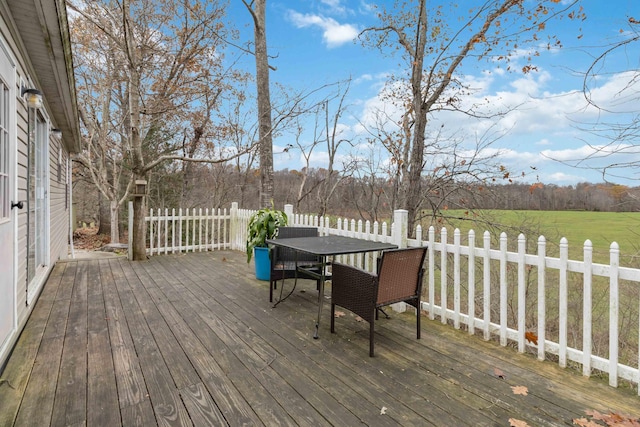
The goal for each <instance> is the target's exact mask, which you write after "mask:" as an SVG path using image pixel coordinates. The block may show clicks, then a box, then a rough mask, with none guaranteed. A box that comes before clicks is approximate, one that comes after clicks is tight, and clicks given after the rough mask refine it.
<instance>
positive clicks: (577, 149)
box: [229, 0, 640, 186]
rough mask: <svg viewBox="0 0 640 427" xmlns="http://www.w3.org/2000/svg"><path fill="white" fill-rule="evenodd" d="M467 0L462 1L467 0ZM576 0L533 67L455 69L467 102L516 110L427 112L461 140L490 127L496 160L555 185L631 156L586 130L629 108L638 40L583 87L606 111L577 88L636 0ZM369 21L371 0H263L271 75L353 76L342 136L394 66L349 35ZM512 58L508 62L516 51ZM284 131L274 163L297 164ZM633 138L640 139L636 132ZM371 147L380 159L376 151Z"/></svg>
mask: <svg viewBox="0 0 640 427" xmlns="http://www.w3.org/2000/svg"><path fill="white" fill-rule="evenodd" d="M467 1H468V0H465V1H464V3H465V4H470V3H472V2H467ZM526 1H530V0H526ZM231 3H232V4H231V5H230V10H229V18H230V19H231V20H233V21H234V22H235V23H236V25H237V26H238V27H240V28H241V32H242V37H243V39H245V40H246V39H247V38H252V29H251V27H249V24H250V21H249V16H248V13H247V11H246V10H245V9H244V6H243V5H242V4H241V2H240V1H239V0H231ZM378 3H380V4H385V5H391V4H392V3H393V2H392V1H383V2H378ZM583 6H584V9H585V12H586V14H587V20H586V21H584V22H580V23H576V22H570V21H566V20H565V21H562V22H553V23H552V24H549V26H548V29H550V30H551V31H550V32H553V33H556V34H558V36H559V38H560V39H561V40H562V42H563V46H564V47H563V49H561V50H559V51H541V56H540V57H539V58H536V60H535V61H534V64H535V65H536V66H537V68H538V70H537V71H536V72H533V73H529V74H527V75H524V74H522V73H508V72H505V70H504V69H505V67H504V65H501V66H498V65H497V64H492V63H489V62H478V61H469V63H468V64H465V67H464V68H463V69H462V72H463V73H464V75H462V76H461V78H463V79H464V80H466V81H470V82H473V86H474V87H475V88H477V92H476V93H475V94H473V95H471V98H470V99H468V100H467V101H466V102H472V101H474V100H480V99H490V100H491V102H492V103H494V105H497V104H498V103H500V104H501V105H503V106H505V108H509V107H514V106H516V105H517V106H518V108H517V109H516V110H514V111H512V112H510V113H508V114H507V115H506V116H505V117H503V118H502V119H501V120H500V121H496V120H495V119H494V120H472V119H470V118H466V117H463V116H460V115H455V116H454V115H451V114H440V115H439V116H438V117H437V118H436V121H437V122H439V123H442V124H446V127H447V128H448V129H456V130H458V129H459V131H456V133H457V134H458V135H459V137H460V138H463V139H468V140H473V139H475V138H477V136H478V135H481V134H483V133H484V132H486V130H487V129H491V132H492V135H494V136H499V138H497V139H496V141H495V142H493V144H492V145H491V146H490V147H489V148H487V150H494V151H498V152H499V155H500V161H501V163H503V164H504V165H506V166H507V167H508V168H509V169H511V170H512V171H513V172H514V173H516V174H517V173H519V172H520V171H525V169H526V171H527V177H526V178H525V181H527V182H534V181H536V180H539V181H540V182H542V183H544V184H557V185H572V184H576V183H579V182H602V181H603V178H602V174H601V173H600V172H599V171H597V170H592V169H591V168H596V169H597V168H599V167H600V166H603V165H608V164H612V163H622V162H633V161H638V162H640V149H636V148H635V147H632V146H627V145H625V146H620V147H619V150H618V151H620V152H624V154H619V153H618V154H613V155H609V154H608V153H607V152H606V150H605V151H604V152H603V151H600V152H599V153H596V151H595V150H594V148H593V147H592V146H598V147H600V146H602V145H603V144H604V143H607V142H608V141H607V140H606V139H602V138H599V137H597V136H596V135H594V134H593V133H592V132H587V131H585V129H587V128H591V127H592V125H591V124H592V123H595V122H606V123H612V122H613V123H626V122H628V121H629V120H630V118H631V117H634V116H635V115H637V114H638V113H637V112H638V110H640V102H639V99H640V98H639V97H638V96H637V94H638V92H639V91H640V82H634V84H633V85H629V82H630V80H631V78H630V74H629V72H630V71H631V72H633V71H636V70H638V69H640V42H638V43H635V44H631V45H629V46H628V47H627V48H626V49H624V50H621V51H618V52H616V54H615V55H612V56H611V57H609V58H608V59H607V62H606V63H605V68H603V69H602V70H601V73H600V76H599V77H598V80H597V82H595V84H594V85H593V86H592V88H593V92H592V93H593V96H594V98H596V99H597V100H598V101H599V102H600V103H601V104H602V105H606V106H607V107H608V108H607V111H602V110H596V109H595V108H590V107H588V106H587V105H586V102H585V99H584V97H583V95H582V85H583V76H582V73H583V72H584V70H586V68H587V67H588V66H589V65H590V64H591V63H592V61H593V58H594V57H595V56H596V55H599V54H600V53H602V52H603V51H604V50H605V49H606V48H607V46H608V45H609V44H610V43H612V42H614V41H616V40H621V39H622V38H624V37H627V35H626V34H625V33H624V31H626V30H628V29H629V24H628V20H629V17H634V18H636V19H640V4H638V0H611V1H608V2H607V1H602V0H585V1H584V2H583ZM375 23H376V20H375V16H374V15H373V14H372V12H371V8H370V3H368V2H366V1H363V0H300V1H273V0H267V42H268V49H269V54H270V55H273V56H274V58H273V59H272V60H271V65H272V66H274V67H276V71H272V73H271V83H272V84H275V83H281V84H284V85H285V86H287V87H290V88H292V89H294V90H303V91H310V90H312V89H313V88H316V87H319V86H322V85H323V84H330V83H333V82H336V81H339V80H344V79H347V78H352V83H351V89H350V91H349V95H348V100H347V103H348V105H349V109H348V113H347V114H345V116H344V117H343V119H342V120H341V129H342V132H343V136H344V137H345V138H349V139H351V140H357V139H358V136H359V134H360V135H361V134H362V131H363V130H362V125H361V124H362V123H367V122H369V121H370V120H371V115H372V114H373V111H374V109H375V107H379V106H381V105H382V104H383V102H382V101H381V99H380V97H379V95H380V90H381V88H382V87H383V83H384V81H385V79H386V78H387V77H388V76H389V75H392V74H396V75H397V74H399V71H398V68H397V67H398V60H397V59H393V58H390V57H385V56H382V55H381V54H380V53H379V52H377V51H373V50H371V49H367V48H364V47H362V46H361V44H360V43H357V42H354V38H355V37H356V36H357V34H358V33H359V32H360V31H361V30H362V29H363V28H365V27H367V26H368V25H373V24H375ZM243 25H244V27H243ZM579 28H581V29H582V37H581V38H580V39H578V38H577V35H578V34H579V33H578V29H579ZM621 30H622V32H621ZM246 65H247V67H248V69H249V70H250V71H252V72H253V70H254V68H253V64H251V62H250V61H248V62H247V64H246ZM513 65H515V66H517V60H516V62H514V64H513ZM625 72H626V73H625ZM461 135H463V136H461ZM306 137H307V138H311V136H310V135H307V136H306ZM292 138H293V136H291V135H287V134H284V135H280V136H279V137H278V138H277V139H276V140H275V141H274V162H275V167H276V169H282V168H289V169H299V168H300V167H302V165H303V164H304V163H303V161H302V157H301V153H300V152H299V151H296V150H285V147H286V146H287V144H290V143H292ZM628 142H629V141H627V142H626V143H627V144H628ZM636 144H637V145H640V141H636ZM590 145H591V146H590ZM352 150H357V147H356V148H354V149H352ZM342 154H343V155H344V156H346V155H347V153H346V152H343V153H342ZM378 154H379V156H380V157H381V158H382V161H384V156H385V155H384V153H383V152H380V153H378ZM603 154H604V158H602V157H603ZM326 157H327V156H326V152H323V151H322V150H321V149H319V148H316V150H315V151H314V152H313V156H312V160H311V165H312V166H316V167H323V166H326ZM585 157H591V159H590V160H589V161H585V162H582V163H581V166H583V167H582V168H575V167H569V166H567V165H565V164H563V163H562V162H560V161H558V160H565V161H571V160H575V159H582V158H585ZM554 159H555V160H554ZM532 171H535V172H532ZM607 178H608V180H610V181H611V182H616V183H620V184H625V185H633V186H635V185H638V184H637V180H638V179H640V172H639V171H638V170H636V169H633V168H622V169H619V170H616V171H615V174H612V175H609V176H608V177H607Z"/></svg>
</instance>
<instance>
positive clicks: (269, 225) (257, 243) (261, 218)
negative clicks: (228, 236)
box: [247, 208, 287, 262]
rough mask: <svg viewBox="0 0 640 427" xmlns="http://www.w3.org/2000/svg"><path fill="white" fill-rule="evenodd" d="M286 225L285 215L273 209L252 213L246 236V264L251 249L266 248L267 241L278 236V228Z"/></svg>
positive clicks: (251, 253)
mask: <svg viewBox="0 0 640 427" xmlns="http://www.w3.org/2000/svg"><path fill="white" fill-rule="evenodd" d="M285 225H287V214H285V213H284V212H283V211H281V210H278V209H273V208H263V209H260V210H259V211H257V212H256V213H254V214H253V215H252V216H251V218H250V219H249V232H248V234H247V262H249V261H251V257H252V256H253V248H256V247H266V246H267V243H266V240H267V239H273V238H274V237H276V236H277V235H278V227H283V226H285Z"/></svg>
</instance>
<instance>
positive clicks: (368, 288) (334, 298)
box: [331, 247, 427, 357]
mask: <svg viewBox="0 0 640 427" xmlns="http://www.w3.org/2000/svg"><path fill="white" fill-rule="evenodd" d="M426 251H427V248H426V247H419V248H409V249H394V250H390V251H385V252H383V253H382V258H381V259H380V260H379V263H378V274H371V273H369V272H367V271H364V270H361V269H359V268H356V267H352V266H349V265H346V264H341V263H337V262H334V263H333V264H332V281H331V332H332V333H333V332H335V307H336V305H338V306H340V307H343V308H346V309H347V310H349V311H351V312H353V313H355V314H357V315H358V316H360V317H361V318H362V319H364V320H366V321H367V322H369V356H371V357H373V324H374V320H376V319H377V318H378V311H379V310H381V309H382V307H384V306H387V305H389V304H393V303H396V302H406V303H408V304H410V305H412V306H414V307H415V308H416V309H417V310H418V312H417V315H416V330H417V332H416V333H417V338H418V339H420V293H421V291H422V277H423V275H424V269H423V267H422V264H423V262H424V258H425V255H426Z"/></svg>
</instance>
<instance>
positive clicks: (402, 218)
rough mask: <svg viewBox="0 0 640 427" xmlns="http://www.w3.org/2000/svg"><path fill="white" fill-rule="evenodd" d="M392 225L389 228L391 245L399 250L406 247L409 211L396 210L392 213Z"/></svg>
mask: <svg viewBox="0 0 640 427" xmlns="http://www.w3.org/2000/svg"><path fill="white" fill-rule="evenodd" d="M393 224H394V226H393V227H392V228H391V243H393V244H394V245H398V247H399V248H406V247H407V239H408V237H409V236H408V235H407V233H408V229H409V227H408V225H409V211H407V210H405V209H396V210H395V211H393Z"/></svg>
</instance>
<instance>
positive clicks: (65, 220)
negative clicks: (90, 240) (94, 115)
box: [0, 0, 78, 374]
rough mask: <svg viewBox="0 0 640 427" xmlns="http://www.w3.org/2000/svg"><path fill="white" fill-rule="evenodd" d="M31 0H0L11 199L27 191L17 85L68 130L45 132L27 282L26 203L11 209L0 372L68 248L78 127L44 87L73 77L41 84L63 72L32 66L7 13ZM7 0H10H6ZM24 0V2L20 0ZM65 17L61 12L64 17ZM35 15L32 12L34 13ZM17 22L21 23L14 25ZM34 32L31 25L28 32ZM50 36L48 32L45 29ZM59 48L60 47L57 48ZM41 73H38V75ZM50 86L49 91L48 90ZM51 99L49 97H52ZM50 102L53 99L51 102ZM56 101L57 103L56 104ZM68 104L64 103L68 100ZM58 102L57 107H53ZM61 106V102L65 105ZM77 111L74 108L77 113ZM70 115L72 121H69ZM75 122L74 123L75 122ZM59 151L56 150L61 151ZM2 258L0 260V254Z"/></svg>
mask: <svg viewBox="0 0 640 427" xmlns="http://www.w3.org/2000/svg"><path fill="white" fill-rule="evenodd" d="M28 1H30V0H20V2H14V4H13V5H11V6H8V5H7V3H5V0H3V1H2V2H0V43H2V44H3V45H4V46H5V47H6V50H7V51H9V53H10V56H11V59H12V61H13V62H14V63H15V64H16V69H15V73H16V76H15V80H16V88H15V96H16V100H15V106H16V114H15V123H14V124H13V125H14V126H13V127H14V129H13V130H12V132H11V135H10V138H14V139H15V141H16V144H15V147H16V154H15V157H16V161H15V169H14V173H15V174H16V181H15V187H14V188H13V189H11V190H10V191H11V193H12V194H13V192H14V191H17V198H14V197H12V200H22V201H26V200H27V197H28V194H27V173H28V169H27V159H28V147H27V129H28V122H27V117H28V116H27V106H26V103H25V101H24V100H23V99H22V97H21V96H20V85H21V84H23V85H25V86H29V87H35V88H37V89H40V90H42V91H43V92H45V96H44V107H43V108H42V109H41V112H42V115H43V117H44V119H45V123H46V126H45V128H46V129H47V131H48V130H49V129H52V128H65V129H69V126H71V127H72V132H69V134H68V135H67V138H65V140H64V141H63V140H61V139H60V138H58V137H56V136H54V135H53V134H51V133H49V135H48V137H47V141H48V144H47V145H48V161H47V165H48V175H47V180H48V183H47V184H46V185H45V187H46V191H47V194H48V208H47V211H48V217H47V218H46V219H45V221H46V222H47V226H46V227H45V229H47V230H48V246H47V247H46V249H45V253H46V255H45V259H44V264H45V267H44V268H41V269H40V271H39V272H38V274H36V276H35V278H34V279H33V280H32V282H31V283H29V284H27V255H28V248H27V240H28V238H27V220H28V215H27V208H26V205H25V208H24V209H21V210H14V212H16V216H17V219H16V221H15V230H16V245H15V258H14V260H13V265H14V270H15V271H14V277H15V284H14V286H15V290H16V292H15V299H16V301H15V310H16V316H15V321H16V323H17V324H16V325H15V326H16V327H15V330H14V332H13V333H12V334H11V335H10V336H9V338H8V340H6V341H5V342H4V345H2V340H1V339H0V345H1V348H0V374H1V373H2V369H3V367H4V363H5V362H6V360H7V358H8V356H9V354H10V352H11V349H12V348H13V346H14V345H15V342H16V341H17V339H18V337H19V335H20V332H21V331H22V329H23V328H24V325H25V324H26V322H27V319H28V317H29V315H30V314H31V311H32V310H33V307H34V306H35V303H36V301H37V296H38V294H39V292H40V290H41V289H42V286H43V284H44V283H45V281H46V279H47V277H48V275H49V273H50V272H51V269H52V268H53V266H54V265H55V262H56V261H57V260H59V259H63V258H66V257H67V254H68V237H69V216H70V212H71V207H70V198H69V194H68V193H67V191H71V183H67V179H68V169H67V167H68V162H69V161H70V160H69V158H70V154H69V149H68V145H67V144H69V143H70V142H71V143H74V144H75V146H76V147H77V146H78V144H77V142H78V133H77V116H76V117H71V118H70V120H69V121H67V122H66V123H62V124H58V123H55V122H54V120H53V119H52V118H53V117H54V116H55V117H60V111H52V110H51V107H50V105H51V103H50V102H49V101H50V100H48V99H47V90H48V91H49V93H50V94H51V95H52V96H51V100H53V98H54V96H57V95H58V93H57V92H55V91H58V90H59V89H58V88H59V87H61V86H62V87H63V88H64V84H65V83H69V82H73V77H72V76H71V78H70V79H66V80H63V81H62V82H60V85H58V86H57V87H56V88H52V87H51V85H49V86H48V87H47V88H44V87H42V85H41V83H40V81H41V78H42V79H44V80H46V79H49V80H50V79H51V78H52V76H55V77H56V78H64V77H65V76H59V75H55V73H54V72H51V71H50V70H49V72H47V73H46V75H45V76H43V75H42V74H43V72H42V67H41V66H35V65H34V64H32V63H31V61H30V60H29V56H28V55H27V54H26V48H25V45H26V44H27V42H23V40H22V39H21V38H20V32H21V31H22V28H21V27H22V26H21V25H16V24H15V21H14V17H13V16H12V15H11V10H10V9H11V7H22V6H23V4H26V2H28ZM10 2H11V0H10ZM22 2H24V3H22ZM33 4H37V5H38V7H42V8H44V9H48V8H53V9H52V10H54V11H55V10H56V9H55V3H54V1H52V0H44V1H42V2H35V1H34V2H33ZM65 18H66V17H65ZM34 19H35V18H34ZM19 27H20V28H19ZM31 35H33V31H32V32H31ZM48 36H50V34H48ZM58 54H59V53H58ZM38 73H40V75H38ZM52 91H53V93H52ZM60 92H64V93H63V94H61V95H60V97H59V99H56V101H55V102H60V99H63V98H65V96H66V97H68V96H69V93H71V95H72V97H73V102H74V107H75V89H74V88H72V89H69V87H67V88H65V90H62V91H60ZM52 102H53V101H52ZM55 102H54V103H53V105H56V104H55ZM57 105H59V104H57ZM67 107H68V106H67ZM57 108H60V107H57ZM65 108H66V107H65ZM74 109H75V108H71V109H70V111H73V110H74ZM64 114H65V117H67V118H68V111H65V113H64ZM76 114H77V113H76ZM74 120H75V123H73V122H74ZM74 126H75V127H74ZM70 134H73V136H72V137H71V139H69V136H70ZM60 151H61V155H60ZM60 161H61V162H62V164H60V176H59V175H58V165H59V163H60ZM0 261H1V260H0ZM27 287H29V289H31V290H32V291H33V290H34V289H38V292H37V293H33V292H32V294H33V295H32V297H33V298H31V300H30V301H28V299H27Z"/></svg>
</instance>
